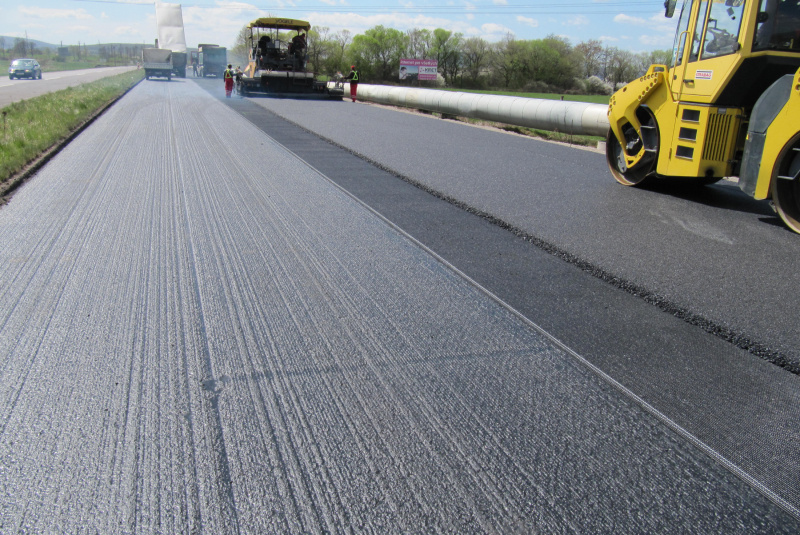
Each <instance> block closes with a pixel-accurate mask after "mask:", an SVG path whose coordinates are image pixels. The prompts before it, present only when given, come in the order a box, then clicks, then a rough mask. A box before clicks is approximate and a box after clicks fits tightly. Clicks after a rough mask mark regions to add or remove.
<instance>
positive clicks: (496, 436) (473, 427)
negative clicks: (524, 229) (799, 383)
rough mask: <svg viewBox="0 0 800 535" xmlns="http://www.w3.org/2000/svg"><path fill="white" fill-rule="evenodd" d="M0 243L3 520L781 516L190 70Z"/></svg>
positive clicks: (132, 524) (102, 136)
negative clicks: (205, 87) (188, 78)
mask: <svg viewBox="0 0 800 535" xmlns="http://www.w3.org/2000/svg"><path fill="white" fill-rule="evenodd" d="M191 109H203V110H204V112H203V113H202V114H192V113H187V110H191ZM256 155H257V156H258V158H254V157H250V156H256ZM265 162H269V165H268V167H267V166H266V165H265ZM0 243H1V244H2V248H0V260H2V261H1V262H0V354H1V355H3V358H2V361H1V362H0V366H2V374H0V411H2V412H0V471H2V473H0V491H1V492H2V496H3V500H2V502H0V507H1V508H2V509H0V511H1V514H0V518H2V520H1V521H0V522H2V529H3V531H10V532H17V531H28V532H42V531H44V532H47V531H61V532H76V531H79V530H85V531H88V532H95V531H96V532H101V533H126V532H142V533H151V532H156V531H164V532H190V531H205V532H208V533H234V532H241V533H261V532H268V531H274V532H282V531H293V532H306V531H350V530H353V531H380V532H384V531H395V532H408V531H459V532H465V531H470V532H472V531H476V532H480V531H486V532H492V531H502V532H509V531H523V532H529V531H533V530H540V531H543V532H548V533H550V532H554V533H561V532H658V531H663V530H665V527H666V529H668V530H669V531H681V532H706V533H707V532H724V533H735V532H743V533H749V532H759V531H764V532H766V531H769V532H787V533H791V532H794V531H796V529H797V527H798V525H797V521H796V519H795V518H793V517H791V516H789V515H788V514H787V513H785V512H784V511H783V510H782V509H780V508H778V507H777V506H775V505H774V504H773V503H772V502H771V501H769V500H768V499H767V498H766V497H765V496H764V495H763V494H761V493H759V492H756V491H755V490H754V488H753V487H752V486H750V485H748V484H746V483H745V482H744V481H743V480H742V479H740V478H739V477H736V476H735V475H734V474H733V472H732V471H731V470H728V469H726V468H725V467H724V466H723V465H722V464H721V462H718V461H719V459H715V458H714V456H713V455H709V454H708V452H704V451H702V449H701V448H700V447H697V446H696V445H692V444H691V443H690V442H689V441H687V440H686V438H684V437H683V436H682V435H681V434H680V429H676V428H674V426H673V427H670V426H669V425H668V424H669V422H665V421H664V420H663V419H659V418H657V417H655V416H654V415H653V414H652V413H651V412H648V411H647V410H645V409H644V408H643V406H642V405H641V404H639V403H637V402H636V401H635V400H634V399H632V398H631V397H629V396H626V395H623V393H621V392H620V390H619V389H618V388H617V387H615V385H614V384H613V383H611V382H609V381H607V380H605V379H603V378H602V377H601V376H600V375H598V374H596V373H594V372H593V371H592V370H591V369H590V368H589V367H588V366H587V365H586V364H585V363H584V362H583V361H582V360H581V359H580V357H579V356H578V355H576V354H573V353H571V352H569V351H568V350H567V349H565V348H563V347H560V346H558V345H556V344H555V343H554V342H553V341H551V340H550V339H549V338H548V337H547V336H545V335H544V334H543V333H542V332H540V331H539V330H537V329H536V328H535V327H534V326H533V325H531V324H530V323H528V322H526V321H525V320H523V319H522V318H521V317H520V316H518V315H517V314H515V313H514V312H513V311H511V310H509V309H508V308H506V307H504V306H502V304H501V303H499V302H498V301H496V300H494V299H492V298H491V297H490V296H489V295H487V294H486V293H485V292H483V291H482V290H481V289H480V288H478V287H476V286H474V285H473V284H471V283H470V282H469V281H468V280H466V279H464V278H463V277H462V276H460V275H459V274H458V273H457V272H455V271H453V270H452V269H450V268H448V267H447V266H446V265H445V264H443V263H442V262H440V261H439V260H437V259H436V258H435V257H434V256H433V255H431V254H430V253H429V252H427V251H426V250H424V249H422V248H421V247H420V246H418V245H417V244H416V243H415V242H413V241H412V240H410V239H409V238H408V237H406V236H405V235H403V234H401V233H400V232H399V231H397V230H396V229H395V228H394V227H392V226H390V225H389V224H387V223H386V222H385V221H384V220H382V219H380V218H379V217H378V216H377V215H376V214H374V213H373V212H371V211H369V210H368V209H366V208H365V207H364V206H363V205H361V204H359V203H358V202H357V201H355V200H354V199H353V198H351V197H349V196H348V195H347V194H345V193H343V192H342V191H341V190H339V189H338V188H337V187H335V186H334V185H333V184H332V183H331V182H329V181H328V180H327V179H326V178H325V177H324V176H322V175H320V174H319V173H318V172H316V171H315V170H313V169H312V168H310V167H308V166H306V165H304V164H303V162H301V161H299V160H298V159H296V158H295V157H294V156H293V155H291V154H289V153H288V152H287V151H286V150H285V149H284V148H283V147H281V146H279V145H277V144H275V143H274V141H273V140H271V139H270V138H269V137H267V136H265V135H264V134H263V133H262V132H261V131H260V130H258V129H257V128H255V127H254V126H252V125H251V124H250V123H248V122H246V121H245V120H243V119H242V118H241V117H240V116H238V115H237V114H235V113H233V112H232V111H230V110H229V109H228V108H226V107H225V106H223V105H221V104H219V103H218V102H216V101H215V100H214V99H213V98H211V97H210V96H208V94H207V93H205V92H204V91H202V90H201V89H200V88H198V87H197V86H196V85H195V84H194V83H191V82H179V83H144V84H140V85H139V86H137V87H136V88H135V89H134V90H133V91H132V92H130V93H129V94H128V95H127V96H126V97H124V98H123V99H122V100H121V101H120V102H119V103H118V104H117V105H116V106H114V107H113V108H112V109H111V110H110V111H109V112H108V113H107V114H105V115H104V116H103V117H101V118H100V119H99V120H98V121H97V122H96V123H95V124H93V125H92V127H91V128H89V129H88V130H86V131H85V132H84V133H83V134H81V135H80V136H79V137H78V138H77V139H76V140H75V141H74V142H73V143H72V144H71V145H70V146H69V147H68V148H67V149H66V150H65V151H63V152H62V153H61V154H60V155H59V156H58V157H57V158H56V159H55V160H53V161H52V162H51V163H50V164H49V165H48V166H47V167H45V168H44V169H43V170H42V171H41V172H40V173H39V174H38V175H37V176H36V177H35V178H34V179H33V180H32V181H30V182H29V183H28V184H26V185H25V186H24V187H22V188H21V189H20V190H19V191H18V192H17V194H16V195H15V197H14V198H13V199H12V201H11V203H10V204H9V205H8V206H6V207H3V208H2V209H0Z"/></svg>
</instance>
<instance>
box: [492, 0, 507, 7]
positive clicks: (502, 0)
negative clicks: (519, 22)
mask: <svg viewBox="0 0 800 535" xmlns="http://www.w3.org/2000/svg"><path fill="white" fill-rule="evenodd" d="M492 3H493V4H494V5H496V6H507V5H508V0H492Z"/></svg>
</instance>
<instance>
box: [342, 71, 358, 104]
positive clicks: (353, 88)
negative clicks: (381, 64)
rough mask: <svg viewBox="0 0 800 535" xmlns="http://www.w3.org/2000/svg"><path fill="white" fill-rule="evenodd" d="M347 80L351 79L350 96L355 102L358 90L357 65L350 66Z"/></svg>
mask: <svg viewBox="0 0 800 535" xmlns="http://www.w3.org/2000/svg"><path fill="white" fill-rule="evenodd" d="M345 80H350V98H352V99H353V102H355V101H356V91H358V71H357V70H356V66H355V65H353V66H352V67H350V74H348V75H347V77H346V78H345Z"/></svg>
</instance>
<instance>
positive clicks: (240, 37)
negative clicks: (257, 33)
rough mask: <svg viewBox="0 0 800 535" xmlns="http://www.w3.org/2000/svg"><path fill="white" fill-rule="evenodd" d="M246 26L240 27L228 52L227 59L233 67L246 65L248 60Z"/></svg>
mask: <svg viewBox="0 0 800 535" xmlns="http://www.w3.org/2000/svg"><path fill="white" fill-rule="evenodd" d="M247 33H248V30H247V25H244V26H242V29H241V30H239V33H238V34H236V39H235V40H234V42H233V46H232V47H231V48H230V50H228V59H229V61H230V62H231V63H232V64H234V65H247V62H248V61H249V60H250V50H249V49H248V48H247Z"/></svg>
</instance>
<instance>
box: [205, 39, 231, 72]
mask: <svg viewBox="0 0 800 535" xmlns="http://www.w3.org/2000/svg"><path fill="white" fill-rule="evenodd" d="M197 61H198V63H199V71H200V73H201V76H203V78H207V77H209V76H216V77H217V78H222V74H223V73H224V72H225V68H226V67H227V66H228V49H227V48H225V47H224V46H219V45H209V44H200V45H198V46H197Z"/></svg>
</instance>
